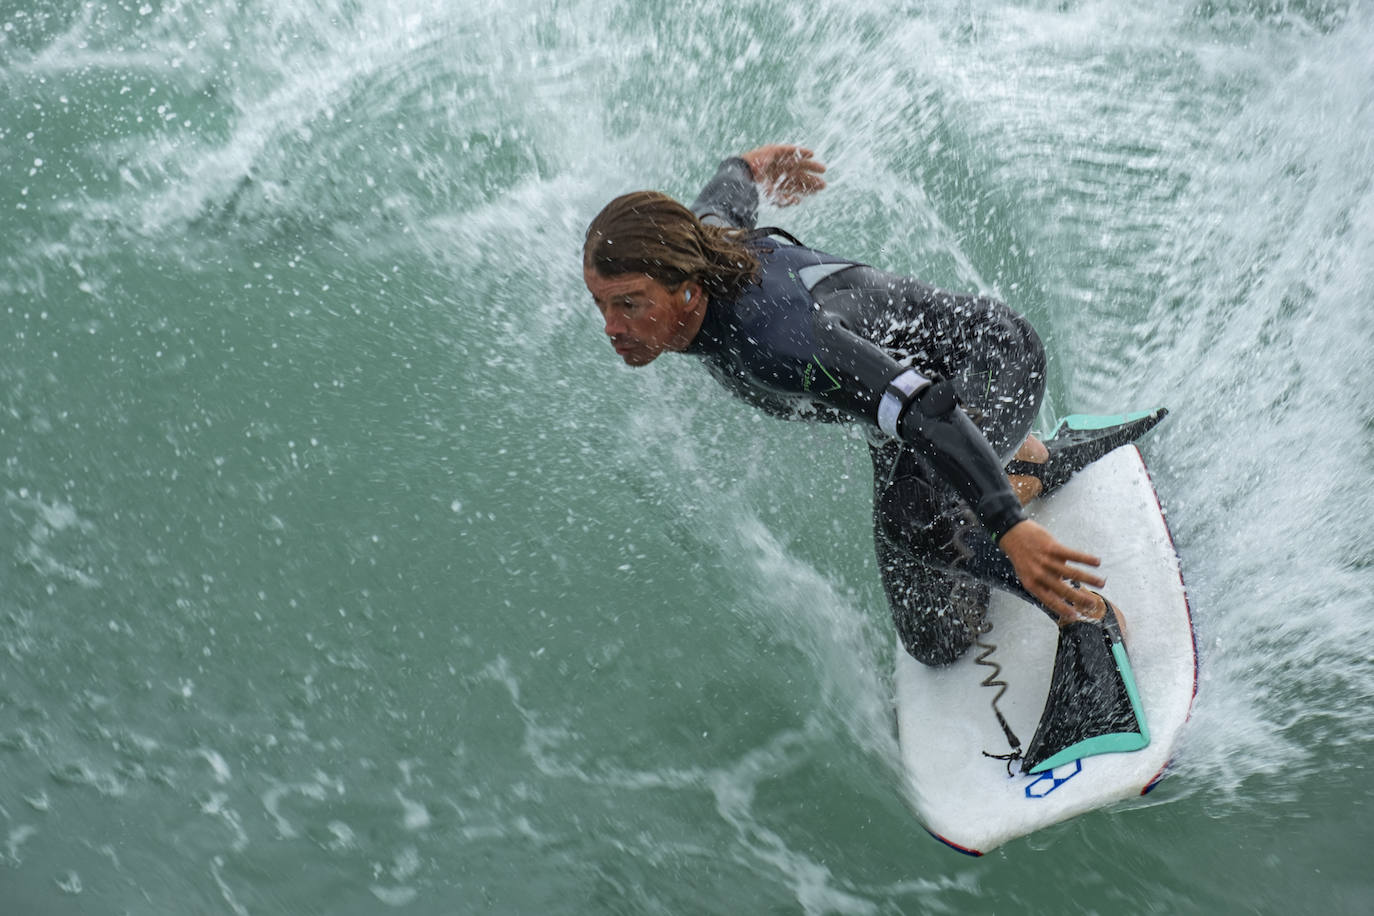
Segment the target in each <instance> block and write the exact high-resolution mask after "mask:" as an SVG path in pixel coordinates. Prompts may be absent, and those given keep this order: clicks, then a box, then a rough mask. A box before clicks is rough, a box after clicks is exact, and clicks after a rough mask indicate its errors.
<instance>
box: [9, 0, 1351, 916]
mask: <svg viewBox="0 0 1374 916" xmlns="http://www.w3.org/2000/svg"><path fill="white" fill-rule="evenodd" d="M770 141H792V142H801V143H804V144H806V145H808V146H811V147H812V148H814V149H815V150H816V153H817V156H818V157H819V158H820V159H822V160H823V161H824V162H826V163H827V164H828V165H829V166H830V171H829V172H828V173H827V179H828V180H829V182H830V187H829V188H828V189H827V190H825V191H824V192H823V193H822V194H820V195H818V196H817V197H815V198H813V199H811V200H809V201H807V202H806V203H805V204H803V205H802V206H799V207H796V208H793V209H789V210H777V209H772V208H768V209H765V212H764V213H763V215H762V220H763V222H765V223H766V224H781V225H784V226H786V227H787V228H789V229H790V230H791V231H793V232H794V233H796V234H797V235H799V236H800V237H801V238H803V239H806V240H807V241H808V242H809V243H811V244H813V245H815V246H817V247H820V248H823V249H826V250H829V251H833V252H836V253H840V254H844V255H847V256H850V257H853V258H856V259H860V260H865V261H868V262H871V263H874V264H877V265H880V266H883V267H886V268H889V269H893V270H898V271H903V272H908V273H912V274H915V275H917V276H920V277H922V278H923V279H926V280H928V281H929V282H932V283H936V284H939V285H943V286H947V287H952V288H956V289H961V290H973V289H978V290H983V291H987V292H990V293H993V294H996V295H998V296H1001V297H1003V298H1004V299H1006V300H1007V301H1008V302H1009V303H1011V304H1012V305H1013V306H1014V307H1015V308H1017V309H1018V310H1020V311H1022V312H1023V313H1025V314H1026V315H1028V316H1029V317H1030V319H1031V320H1032V321H1033V323H1034V324H1035V325H1036V327H1037V328H1038V330H1039V331H1040V333H1041V336H1042V337H1043V338H1044V339H1045V341H1046V343H1047V347H1048V351H1049V357H1050V372H1051V386H1050V391H1049V395H1048V404H1047V408H1046V417H1045V420H1046V422H1047V423H1049V422H1051V421H1052V420H1053V419H1054V418H1055V417H1057V416H1061V415H1064V414H1068V413H1073V412H1085V413H1102V412H1118V411H1121V410H1126V409H1135V408H1141V407H1150V406H1154V405H1159V404H1162V405H1168V406H1169V407H1170V408H1171V409H1172V411H1173V413H1172V415H1171V416H1170V417H1169V419H1168V420H1167V421H1166V422H1165V424H1164V425H1162V426H1161V427H1160V428H1159V429H1158V430H1157V431H1156V432H1154V433H1152V434H1151V436H1150V437H1149V438H1148V439H1147V440H1146V441H1145V442H1144V443H1143V447H1144V452H1145V455H1146V459H1147V461H1148V462H1149V463H1150V465H1151V468H1152V470H1153V473H1154V477H1155V482H1156V485H1157V487H1158V489H1159V491H1160V494H1161V497H1162V499H1163V501H1164V504H1165V505H1166V507H1167V509H1168V513H1169V519H1170V522H1171V524H1172V526H1173V530H1174V534H1175V537H1176V539H1177V541H1178V546H1179V550H1180V553H1181V555H1182V559H1183V567H1184V574H1185V578H1186V580H1187V583H1188V586H1189V590H1190V598H1191V601H1192V606H1193V610H1194V615H1195V624H1196V634H1197V639H1198V645H1199V649H1200V657H1201V668H1200V687H1199V693H1198V697H1197V702H1196V705H1195V708H1194V713H1193V718H1192V721H1191V723H1190V725H1189V727H1188V730H1187V731H1186V733H1185V738H1184V740H1183V743H1182V746H1181V747H1180V748H1179V753H1178V757H1177V760H1176V764H1175V766H1174V768H1173V770H1172V771H1171V773H1170V775H1169V776H1168V778H1166V779H1165V781H1164V782H1163V784H1162V785H1161V787H1160V788H1159V789H1157V790H1156V791H1155V792H1154V793H1153V794H1151V795H1150V796H1148V797H1146V798H1144V799H1141V800H1139V801H1137V802H1132V803H1127V804H1124V805H1121V806H1118V807H1115V808H1112V809H1108V810H1105V811H1101V812H1096V813H1093V814H1090V815H1087V816H1084V817H1080V818H1078V819H1076V820H1073V821H1071V822H1068V823H1065V824H1062V825H1059V826H1057V827H1054V828H1051V829H1049V830H1046V831H1043V832H1041V833H1039V834H1036V835H1033V836H1031V837H1028V838H1026V839H1023V840H1019V841H1016V842H1013V843H1011V844H1009V845H1007V846H1005V847H1003V848H1001V849H999V850H997V851H995V852H994V853H992V854H990V855H988V856H986V857H984V858H982V859H978V860H973V859H967V858H964V857H961V856H959V855H957V854H955V853H953V852H951V851H950V850H948V849H946V848H945V847H943V846H941V845H940V844H938V843H937V842H935V841H934V840H933V839H931V838H930V837H929V836H928V835H927V834H926V833H925V832H924V831H923V830H922V828H921V826H920V824H919V822H918V821H917V820H916V819H915V817H914V816H913V814H912V812H911V808H910V803H909V799H908V795H907V790H906V788H905V786H904V783H903V776H902V773H901V769H900V763H899V760H898V755H897V744H896V738H895V734H894V725H893V709H892V662H893V652H894V639H893V634H892V631H891V627H890V624H889V622H888V620H887V612H886V609H885V604H884V600H883V596H882V592H881V588H880V586H879V584H878V577H877V572H876V569H875V565H874V560H873V557H872V546H871V530H870V511H871V503H870V486H871V482H870V472H869V465H868V458H867V452H866V449H865V448H864V446H863V443H862V439H861V438H860V436H859V434H858V433H857V432H856V431H852V430H845V429H842V428H836V427H816V426H807V425H802V424H787V423H783V422H780V421H776V420H773V419H770V418H767V417H765V416H763V415H761V414H759V413H757V412H754V411H752V410H751V409H750V408H748V407H747V406H745V405H743V404H741V403H737V402H735V401H732V400H731V399H730V397H729V396H728V395H727V394H726V393H725V392H724V391H723V390H720V389H719V388H718V387H717V386H716V385H715V384H714V382H712V381H711V380H710V379H709V378H708V377H707V376H706V375H705V373H704V371H703V370H702V369H701V367H700V366H698V365H695V364H693V363H692V362H691V361H690V360H687V359H683V358H673V357H665V358H664V359H662V360H660V361H658V362H657V363H655V364H654V365H653V366H651V367H649V368H647V369H644V370H638V371H635V370H630V369H628V368H626V367H624V366H622V365H620V363H619V360H618V359H616V357H615V355H614V354H613V353H612V352H611V350H610V348H609V347H608V346H607V345H606V341H605V339H604V337H603V335H602V334H601V329H600V324H599V322H598V320H597V316H596V314H595V311H594V309H593V308H592V306H591V303H590V301H589V298H588V296H587V294H586V292H585V290H584V289H583V288H582V286H581V279H580V270H579V268H580V264H579V258H578V253H579V248H580V243H581V235H582V232H583V229H584V227H585V225H586V223H587V221H588V220H589V219H590V217H591V216H592V215H594V214H595V212H596V211H597V210H598V209H599V208H600V206H601V205H602V204H603V203H605V202H606V201H607V200H608V199H610V198H611V197H612V196H614V195H616V194H618V193H621V192H623V191H626V190H632V189H635V188H640V187H656V188H661V189H663V190H666V191H668V192H669V193H672V194H674V195H676V196H678V197H680V198H686V199H690V198H691V196H692V195H693V194H694V193H695V192H696V190H697V189H698V188H699V186H700V185H701V184H702V183H703V182H704V181H705V180H706V179H707V178H708V177H709V176H710V175H711V174H712V172H713V171H714V168H715V164H716V163H717V161H719V159H721V158H722V157H723V156H725V155H728V154H731V153H735V152H738V151H741V150H743V149H747V148H749V147H752V146H755V145H758V144H760V143H764V142H770ZM1372 294H1374V9H1371V8H1370V7H1369V5H1368V4H1367V3H1360V2H1353V0H1352V2H1336V0H1332V2H1320V0H1315V2H1308V3H1288V2H1279V0H1253V2H1241V0H1193V2H1183V0H1164V2H1161V3H1153V4H1129V3H1123V2H1107V0H1102V2H1053V3H1050V2H1022V3H1012V2H1007V0H996V2H980V0H973V2H970V0H959V2H948V3H945V2H929V3H922V2H882V0H859V2H857V3H839V2H831V3H820V2H812V3H793V4H780V3H770V2H749V0H746V2H736V3H721V2H712V3H706V4H667V3H662V2H657V0H627V2H601V3H597V2H587V0H568V2H545V3H525V2H520V0H516V2H511V3H506V4H502V5H500V6H499V7H497V8H491V7H485V6H482V5H479V4H472V3H463V2H459V3H452V2H447V3H445V2H437V0H276V2H248V3H229V2H225V0H205V2H201V3H191V2H179V0H165V2H154V0H147V2H144V0H123V2H110V0H90V2H77V0H64V2H56V0H26V2H22V3H21V2H12V0H6V2H0V913H4V914H15V916H28V914H87V913H89V914H125V913H127V914H218V913H226V914H246V913H247V914H374V913H390V912H392V911H393V910H394V911H397V912H405V913H416V914H421V913H423V914H463V913H510V914H525V913H574V914H582V913H588V914H600V913H624V914H641V913H661V914H696V913H721V914H735V913H750V914H752V913H778V914H784V913H806V914H819V913H844V914H851V913H852V914H868V913H873V914H897V913H902V914H905V913H1164V914H1173V913H1264V914H1268V913H1274V914H1292V913H1322V914H1326V913H1333V912H1335V913H1366V912H1370V911H1371V910H1372V909H1374V870H1371V868H1370V865H1369V855H1370V851H1371V849H1374V827H1371V826H1370V816H1369V810H1370V806H1371V802H1374V777H1371V774H1370V770H1369V766H1368V764H1367V763H1366V761H1367V760H1368V759H1369V757H1370V755H1371V751H1374V725H1372V724H1371V723H1372V722H1374V717H1371V714H1370V704H1371V700H1374V655H1372V654H1371V649H1370V647H1371V645H1374V599H1371V597H1370V595H1371V593H1372V592H1374V535H1371V533H1370V532H1371V526H1370V524H1369V519H1370V517H1371V516H1374V495H1371V492H1370V480H1371V471H1374V457H1372V456H1374V309H1371V305H1372V304H1374V303H1372V301H1371V300H1372V299H1374V295H1372Z"/></svg>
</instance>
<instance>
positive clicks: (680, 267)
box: [582, 191, 759, 299]
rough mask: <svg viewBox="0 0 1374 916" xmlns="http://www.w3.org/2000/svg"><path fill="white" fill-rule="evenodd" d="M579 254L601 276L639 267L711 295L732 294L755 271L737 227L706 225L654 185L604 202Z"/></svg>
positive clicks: (659, 278)
mask: <svg viewBox="0 0 1374 916" xmlns="http://www.w3.org/2000/svg"><path fill="white" fill-rule="evenodd" d="M582 259H583V263H584V264H585V265H586V266H587V267H590V268H591V269H593V270H595V271H596V272H597V273H599V274H601V275H602V276H603V277H611V276H617V275H619V274H630V273H641V274H647V275H648V276H650V277H651V278H653V279H654V280H656V281H658V282H659V283H662V284H663V285H664V286H667V287H669V288H676V287H678V286H680V285H682V284H683V283H685V282H687V281H689V280H690V281H693V282H696V283H700V284H701V287H702V289H703V290H705V292H706V294H707V295H708V296H710V297H712V298H714V297H717V296H719V297H721V298H723V299H733V298H735V297H736V296H737V295H739V294H740V292H741V291H742V290H743V289H744V287H746V286H748V285H749V284H750V283H752V282H754V281H755V280H757V279H758V276H759V259H758V255H756V254H755V253H754V252H753V250H752V249H751V248H750V247H749V246H748V245H747V244H745V235H744V233H743V232H741V231H740V230H738V229H729V228H725V227H722V226H708V225H706V224H704V223H702V221H701V220H699V219H697V217H696V214H695V213H693V212H692V211H691V210H688V209H687V208H686V207H684V206H683V205H682V204H680V203H678V202H677V201H675V200H673V199H672V198H671V197H669V196H668V195H666V194H660V193H659V192H658V191H634V192H632V193H630V194H622V195H621V196H620V197H617V198H616V199H615V200H613V201H611V202H610V203H608V204H607V205H606V206H605V207H604V208H603V209H602V211H601V212H600V213H598V214H597V216H596V219H594V220H592V224H591V225H590V226H588V227H587V240H586V242H585V243H584V245H583V246H582Z"/></svg>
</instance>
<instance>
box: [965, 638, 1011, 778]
mask: <svg viewBox="0 0 1374 916" xmlns="http://www.w3.org/2000/svg"><path fill="white" fill-rule="evenodd" d="M991 632H992V623H991V622H989V621H988V620H986V619H984V620H982V621H981V622H980V623H979V624H978V625H976V626H974V628H973V633H974V636H973V645H974V646H976V647H977V648H979V649H981V650H982V651H981V652H980V653H979V654H978V655H977V656H976V657H975V658H974V659H973V663H974V664H976V665H982V666H983V667H984V668H991V669H992V670H991V671H990V672H988V676H987V677H985V678H983V680H982V683H981V684H979V686H981V687H996V688H997V695H996V696H994V697H993V698H992V704H991V705H992V714H993V715H995V716H996V717H997V724H998V725H1000V726H1002V734H1004V735H1006V736H1007V744H1009V745H1010V746H1011V753H1009V754H990V753H988V752H987V751H983V756H984V757H990V758H992V759H993V760H1004V761H1006V764H1007V775H1008V776H1013V775H1015V774H1013V773H1012V771H1011V765H1012V764H1013V763H1015V762H1016V761H1018V760H1020V759H1021V758H1022V756H1023V755H1022V753H1021V739H1020V738H1018V737H1016V732H1014V731H1012V730H1011V725H1010V724H1008V722H1007V717H1006V716H1004V715H1002V710H1001V709H999V708H998V706H997V701H998V700H1000V699H1002V695H1003V694H1005V693H1006V692H1007V686H1008V685H1007V682H1006V681H1004V680H1002V679H1001V678H1002V666H1001V665H999V664H997V662H995V661H992V653H994V652H996V651H997V645H996V643H991V642H984V641H983V636H984V635H986V634H988V633H991Z"/></svg>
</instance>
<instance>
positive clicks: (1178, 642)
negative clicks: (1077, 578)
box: [895, 445, 1197, 856]
mask: <svg viewBox="0 0 1374 916" xmlns="http://www.w3.org/2000/svg"><path fill="white" fill-rule="evenodd" d="M1028 508H1029V512H1030V514H1031V517H1033V518H1035V519H1036V520H1037V521H1039V522H1040V523H1041V524H1043V525H1044V526H1045V527H1046V528H1048V529H1049V530H1050V531H1051V532H1053V534H1054V535H1055V537H1056V538H1058V539H1059V540H1060V541H1062V542H1063V543H1064V544H1067V545H1069V546H1071V547H1076V548H1079V549H1082V550H1085V551H1087V552H1089V553H1093V554H1095V555H1097V556H1099V557H1101V558H1102V567H1101V569H1100V570H1099V572H1100V573H1101V575H1102V577H1103V578H1104V579H1106V580H1107V584H1106V586H1105V587H1104V588H1103V589H1102V590H1101V591H1102V593H1103V594H1104V595H1105V596H1106V597H1107V598H1108V600H1110V601H1111V602H1112V603H1113V604H1115V605H1116V606H1117V607H1118V608H1120V609H1121V611H1122V613H1123V615H1124V616H1125V619H1126V631H1125V645H1126V650H1127V653H1128V654H1129V656H1130V664H1131V667H1132V668H1133V669H1134V674H1135V681H1136V686H1137V689H1138V693H1139V699H1140V703H1141V706H1142V707H1143V711H1144V719H1145V722H1146V723H1147V725H1148V733H1149V743H1148V744H1147V745H1146V746H1145V747H1144V748H1142V749H1140V750H1135V751H1131V752H1128V753H1107V754H1099V755H1094V756H1088V757H1083V758H1081V759H1077V760H1071V761H1067V762H1063V763H1060V764H1059V765H1056V766H1055V767H1054V768H1053V769H1050V770H1047V771H1045V772H1042V773H1039V774H1035V775H1031V774H1023V773H1022V772H1021V769H1020V767H1019V765H1017V764H1016V763H1011V764H1009V762H1008V761H1006V760H999V759H994V758H992V757H989V756H986V755H985V753H984V752H987V753H988V754H1006V753H1008V752H1009V750H1010V746H1009V742H1008V739H1007V737H1006V736H1005V734H1004V733H1003V731H1002V728H1001V726H1000V725H999V724H998V721H997V718H996V716H995V714H994V712H993V709H992V705H991V700H992V698H993V696H995V695H996V694H997V689H996V688H995V687H988V686H983V682H984V680H985V679H987V678H988V677H989V675H990V674H993V673H994V669H993V668H992V667H990V666H989V665H986V664H981V665H980V664H979V663H978V662H977V658H978V657H979V656H980V655H982V652H981V650H979V649H978V648H977V647H975V648H972V649H970V650H969V652H967V653H965V655H964V656H963V657H961V658H960V659H959V660H958V661H957V662H955V663H954V664H952V665H950V666H948V667H944V668H930V667H927V666H925V665H922V664H921V663H920V662H918V661H916V660H915V659H913V658H912V657H911V656H910V655H908V654H907V653H906V652H905V651H904V650H903V649H902V647H901V645H900V644H899V645H898V647H897V671H896V678H895V686H896V705H897V728H898V742H899V745H900V748H901V756H902V761H903V764H904V767H905V769H906V773H907V777H908V780H907V781H908V786H909V797H910V800H911V803H912V806H913V807H914V809H915V811H916V813H917V816H918V817H919V818H920V819H921V822H922V823H923V824H924V825H925V827H926V830H927V831H929V832H930V833H931V835H933V836H934V837H935V838H936V839H938V840H940V841H941V842H943V843H945V844H947V845H948V846H951V847H953V848H954V849H956V850H958V851H960V852H963V853H967V854H969V855H975V856H976V855H982V854H983V853H985V852H987V851H989V850H991V849H994V848H996V847H997V846H1000V845H1002V844H1003V843H1006V842H1008V841H1010V840H1013V839H1016V838H1018V837H1022V836H1025V835H1027V834H1029V833H1032V832H1034V831H1036V830H1039V829H1041V828H1044V827H1047V826H1049V825H1051V824H1055V823H1058V822H1060V821H1063V820H1066V819H1067V818H1071V817H1074V816H1076V815H1080V814H1083V813H1085V812H1088V811H1092V810H1094V809H1096V808H1100V807H1102V806H1104V805H1109V804H1112V803H1114V802H1118V801H1121V800H1123V799H1127V798H1131V797H1136V796H1140V795H1143V794H1145V793H1147V792H1149V791H1150V790H1151V789H1152V788H1154V786H1155V785H1156V784H1157V783H1158V782H1159V780H1160V779H1161V778H1162V777H1163V775H1164V772H1165V770H1166V768H1167V767H1168V765H1169V761H1170V759H1171V758H1172V756H1173V753H1174V749H1175V747H1176V746H1177V742H1178V738H1179V734H1180V732H1181V730H1182V729H1183V726H1184V723H1185V722H1186V721H1187V720H1188V716H1189V713H1190V712H1191V710H1192V703H1193V697H1194V695H1195V694H1196V692H1197V649H1196V645H1195V643H1194V638H1193V628H1192V619H1191V615H1190V611H1189V607H1188V596H1187V592H1186V591H1185V589H1184V585H1183V577H1182V573H1181V571H1180V567H1179V560H1178V554H1177V552H1176V550H1175V549H1174V543H1173V538H1172V536H1171V535H1170V533H1169V526H1168V524H1167V522H1166V520H1165V517H1164V510H1163V508H1162V507H1161V505H1160V502H1159V497H1158V495H1157V494H1156V492H1155V489H1154V484H1153V483H1152V482H1151V480H1150V475H1149V472H1148V470H1147V469H1146V467H1145V462H1144V459H1143V458H1142V457H1141V455H1140V451H1139V450H1138V449H1137V448H1136V447H1135V446H1134V445H1124V446H1122V447H1120V448H1118V449H1116V450H1114V451H1112V452H1110V453H1109V454H1107V455H1106V456H1105V457H1103V458H1101V459H1099V460H1097V461H1095V462H1093V463H1092V464H1090V465H1088V466H1087V467H1086V468H1084V469H1083V470H1081V471H1079V472H1078V473H1077V474H1075V475H1074V476H1073V477H1072V478H1071V479H1070V480H1069V481H1068V482H1067V483H1066V484H1064V485H1063V487H1061V488H1060V489H1059V490H1057V491H1055V492H1054V493H1052V494H1051V495H1050V496H1048V497H1046V498H1045V499H1043V500H1037V501H1036V502H1033V503H1032V504H1031V506H1030V507H1028ZM988 619H989V621H990V622H991V624H992V630H991V632H989V633H987V634H986V635H985V636H983V637H982V641H983V642H984V643H989V644H992V645H994V646H995V647H996V648H995V650H994V651H993V652H992V653H991V654H990V655H989V656H988V657H987V659H986V661H987V662H992V663H995V664H996V665H997V666H999V668H998V670H997V671H996V672H995V676H994V678H993V679H994V680H1000V681H1005V682H1006V684H1007V691H1006V693H1005V694H1004V695H1003V696H1002V697H1001V699H1000V700H999V701H998V704H997V705H998V708H999V709H1000V710H1001V712H1002V714H1003V715H1004V716H1005V718H1006V720H1007V723H1008V725H1009V726H1010V727H1011V729H1012V731H1013V732H1014V733H1015V734H1016V735H1017V736H1018V737H1019V738H1020V739H1021V741H1022V743H1023V744H1025V743H1028V739H1029V738H1030V737H1031V735H1032V734H1033V733H1034V732H1035V730H1036V726H1037V724H1038V722H1039V720H1040V716H1041V713H1042V711H1043V709H1044V706H1045V697H1046V693H1047V692H1048V690H1049V684H1050V676H1051V671H1052V668H1053V665H1054V659H1055V651H1056V646H1057V644H1058V631H1057V628H1056V627H1055V626H1054V623H1053V621H1051V620H1049V619H1048V618H1047V617H1046V616H1045V614H1044V612H1043V611H1041V610H1039V609H1038V608H1036V607H1033V606H1032V605H1030V604H1028V603H1027V602H1025V601H1023V600H1021V599H1019V598H1016V597H1014V596H1012V595H1010V594H1007V593H1005V592H999V591H994V592H993V597H992V601H991V605H990V607H989V610H988Z"/></svg>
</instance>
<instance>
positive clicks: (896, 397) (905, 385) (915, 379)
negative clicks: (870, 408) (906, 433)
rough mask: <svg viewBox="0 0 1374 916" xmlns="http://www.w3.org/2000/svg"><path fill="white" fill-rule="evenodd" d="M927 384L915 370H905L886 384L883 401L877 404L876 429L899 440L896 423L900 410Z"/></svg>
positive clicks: (927, 380) (922, 376)
mask: <svg viewBox="0 0 1374 916" xmlns="http://www.w3.org/2000/svg"><path fill="white" fill-rule="evenodd" d="M929 384H930V379H928V378H926V377H925V376H924V375H922V374H921V373H919V372H917V371H916V370H915V369H907V370H906V371H905V372H903V373H902V374H901V375H899V376H897V377H896V378H894V379H893V380H892V381H890V382H888V383H887V390H886V391H884V392H883V399H882V400H881V401H879V402H878V428H879V429H881V430H882V431H883V432H885V433H887V434H888V435H889V436H891V437H892V438H894V439H898V438H900V436H899V435H898V434H897V421H898V420H899V419H901V416H902V408H903V407H905V406H906V405H907V404H909V403H911V398H912V396H913V395H914V394H916V392H918V391H920V390H921V389H923V388H925V387H927V386H928V385H929Z"/></svg>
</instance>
